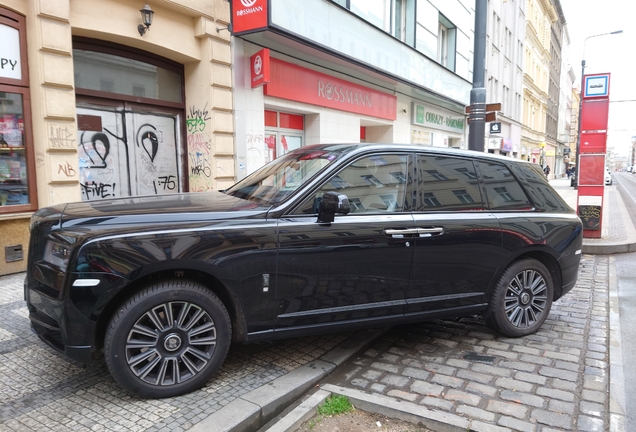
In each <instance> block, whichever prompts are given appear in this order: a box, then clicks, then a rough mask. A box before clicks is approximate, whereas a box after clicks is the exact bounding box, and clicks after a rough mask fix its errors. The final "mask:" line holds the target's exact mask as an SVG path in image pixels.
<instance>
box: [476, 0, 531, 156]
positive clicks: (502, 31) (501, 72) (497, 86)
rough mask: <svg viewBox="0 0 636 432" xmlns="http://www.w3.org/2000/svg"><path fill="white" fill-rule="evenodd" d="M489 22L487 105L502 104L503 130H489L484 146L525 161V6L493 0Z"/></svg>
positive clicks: (499, 118) (504, 0)
mask: <svg viewBox="0 0 636 432" xmlns="http://www.w3.org/2000/svg"><path fill="white" fill-rule="evenodd" d="M488 20H489V23H488V29H489V31H488V34H487V41H486V102H487V103H501V111H500V112H499V113H498V117H497V122H498V123H501V128H500V129H499V130H497V129H496V128H495V130H494V131H492V132H491V131H490V129H489V128H487V129H486V137H485V140H484V147H485V149H486V151H488V152H489V153H495V154H503V155H506V156H509V157H513V158H516V159H518V158H523V159H525V158H526V157H527V153H528V149H527V147H525V146H522V143H521V127H522V108H523V106H522V94H523V55H524V40H525V30H526V14H525V3H524V2H523V1H514V2H510V1H506V0H491V1H489V2H488ZM491 129H493V128H491Z"/></svg>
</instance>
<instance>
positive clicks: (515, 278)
mask: <svg viewBox="0 0 636 432" xmlns="http://www.w3.org/2000/svg"><path fill="white" fill-rule="evenodd" d="M553 297H554V286H553V282H552V277H551V276H550V272H549V271H548V269H547V268H546V266H545V265H543V264H542V263H541V262H540V261H537V260H535V259H532V258H526V259H522V260H519V261H516V262H514V263H512V264H511V265H510V266H509V267H508V268H507V269H506V271H505V272H504V274H503V275H502V276H501V278H500V279H499V282H498V283H497V286H496V287H495V289H494V291H493V293H492V296H491V298H490V305H489V307H488V310H487V312H486V318H487V320H488V322H489V323H490V324H491V325H492V326H493V327H495V329H497V330H498V331H499V332H501V333H503V334H504V335H506V336H511V337H520V336H526V335H529V334H532V333H535V332H536V331H537V330H539V327H541V325H542V324H543V322H544V321H545V319H546V318H547V316H548V314H549V313H550V307H551V306H552V298H553Z"/></svg>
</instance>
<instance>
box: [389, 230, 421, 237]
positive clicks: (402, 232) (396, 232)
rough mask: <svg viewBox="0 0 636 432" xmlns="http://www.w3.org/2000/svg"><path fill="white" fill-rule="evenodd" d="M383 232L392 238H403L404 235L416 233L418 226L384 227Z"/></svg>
mask: <svg viewBox="0 0 636 432" xmlns="http://www.w3.org/2000/svg"><path fill="white" fill-rule="evenodd" d="M384 234H386V235H388V236H391V237H393V238H404V236H405V235H415V234H418V228H406V229H386V230H384Z"/></svg>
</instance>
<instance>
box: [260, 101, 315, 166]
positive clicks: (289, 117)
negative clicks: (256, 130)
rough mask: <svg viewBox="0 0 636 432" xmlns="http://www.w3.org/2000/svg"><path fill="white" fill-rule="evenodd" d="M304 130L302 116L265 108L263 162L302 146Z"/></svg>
mask: <svg viewBox="0 0 636 432" xmlns="http://www.w3.org/2000/svg"><path fill="white" fill-rule="evenodd" d="M304 132H305V118H304V116H302V115H299V114H290V113H283V112H278V111H270V110H265V163H268V162H270V161H273V160H274V159H276V158H277V157H281V156H282V155H284V154H285V153H288V152H290V151H292V150H295V149H297V148H300V147H302V146H303V145H304V144H305V143H304Z"/></svg>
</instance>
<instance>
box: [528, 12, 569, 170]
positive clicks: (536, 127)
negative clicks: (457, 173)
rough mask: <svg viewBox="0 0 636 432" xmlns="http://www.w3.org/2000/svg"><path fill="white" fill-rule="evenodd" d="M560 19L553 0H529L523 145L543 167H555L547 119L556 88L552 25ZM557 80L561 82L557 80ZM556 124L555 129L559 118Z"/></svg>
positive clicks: (533, 159) (531, 158) (553, 149)
mask: <svg viewBox="0 0 636 432" xmlns="http://www.w3.org/2000/svg"><path fill="white" fill-rule="evenodd" d="M558 19H559V14H558V12H557V9H556V7H555V6H554V2H547V1H542V0H528V1H527V2H526V32H525V44H524V46H525V53H524V70H523V72H524V73H523V128H522V132H521V145H522V146H525V147H526V148H528V152H529V156H528V160H530V161H532V162H535V163H538V164H540V165H542V166H545V165H551V169H553V168H554V162H555V157H554V156H555V152H556V146H555V145H554V141H552V143H551V144H549V145H548V144H547V125H546V121H547V119H548V114H549V113H548V101H549V97H550V94H551V92H550V89H551V88H553V87H551V86H552V85H553V83H551V75H550V72H551V65H550V63H551V61H552V54H553V53H552V52H551V48H552V45H551V37H552V36H551V35H552V24H553V23H555V22H556V21H557V20H558ZM559 67H560V63H559ZM556 82H557V83H558V80H557V81H556ZM553 90H554V89H553ZM552 94H554V91H552ZM557 104H558V103H557V101H556V100H553V101H550V110H551V111H550V118H551V119H552V118H553V113H552V108H553V105H554V106H556V105H557ZM554 126H555V129H556V119H555V125H554ZM551 127H552V126H551ZM550 130H552V129H550ZM555 132H556V131H555Z"/></svg>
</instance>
